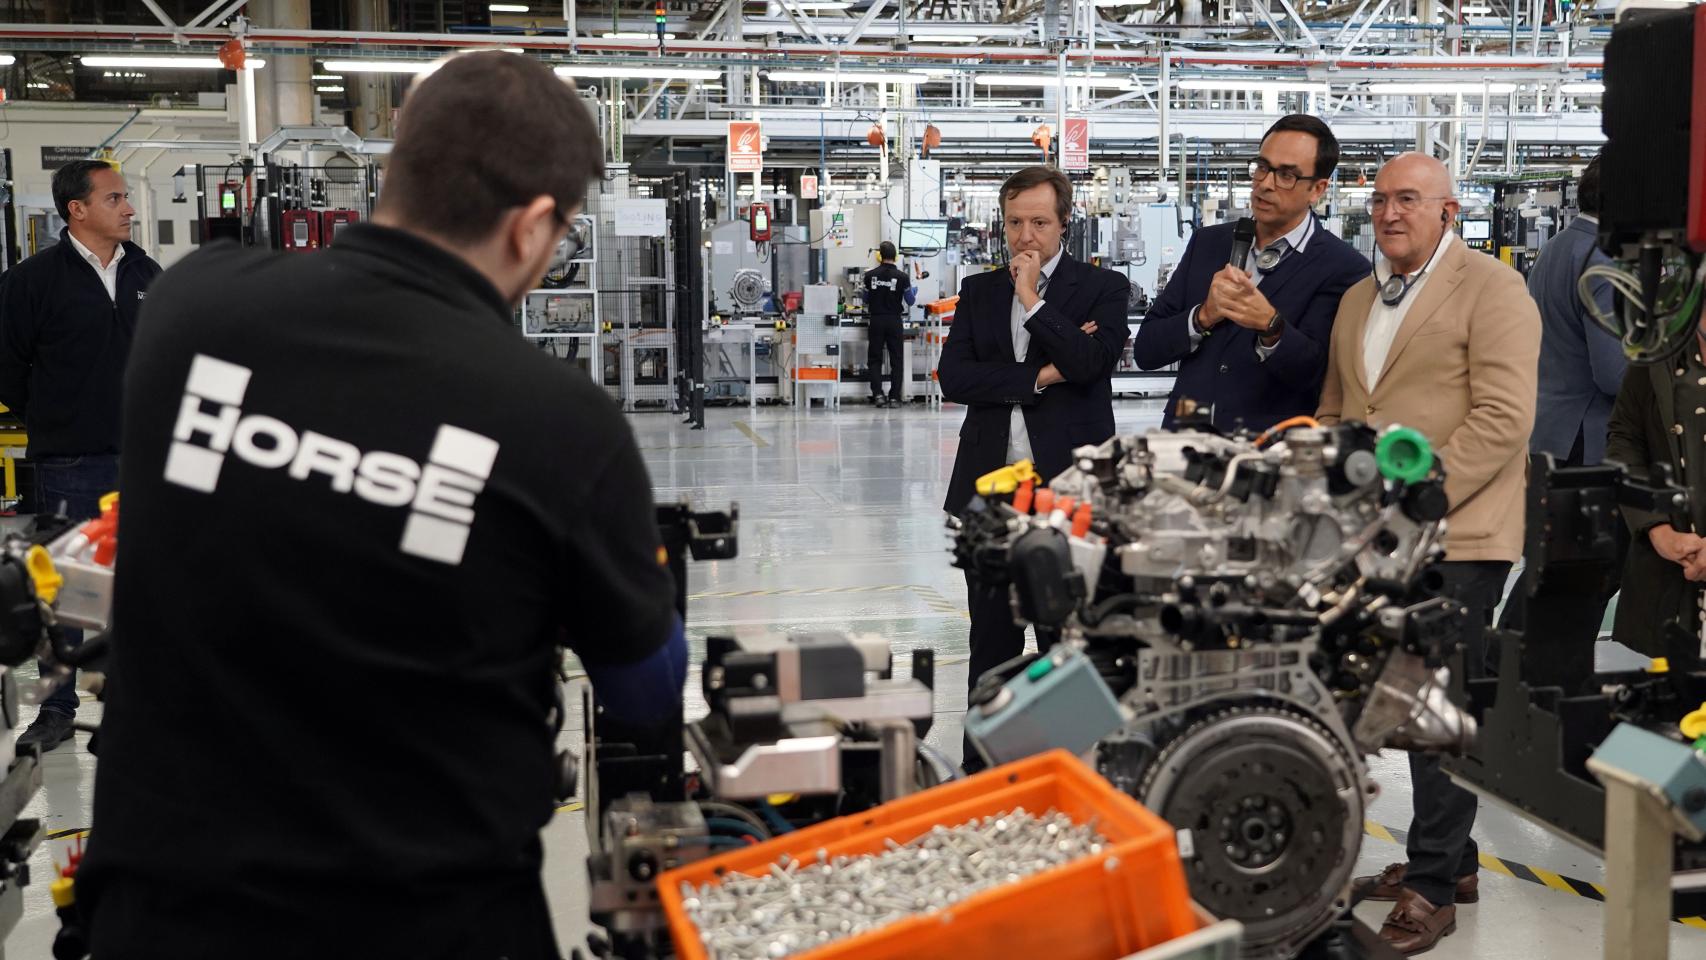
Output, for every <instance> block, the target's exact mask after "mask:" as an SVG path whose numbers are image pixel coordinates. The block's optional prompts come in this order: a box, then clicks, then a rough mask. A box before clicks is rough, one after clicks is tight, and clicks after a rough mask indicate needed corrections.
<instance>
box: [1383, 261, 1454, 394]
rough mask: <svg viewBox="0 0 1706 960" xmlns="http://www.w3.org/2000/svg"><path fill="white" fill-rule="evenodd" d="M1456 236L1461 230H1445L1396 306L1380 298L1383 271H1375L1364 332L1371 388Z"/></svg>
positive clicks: (1389, 265) (1389, 268)
mask: <svg viewBox="0 0 1706 960" xmlns="http://www.w3.org/2000/svg"><path fill="white" fill-rule="evenodd" d="M1456 239H1457V234H1455V233H1453V232H1451V231H1450V230H1447V231H1446V232H1445V236H1443V237H1440V238H1439V246H1437V247H1435V248H1434V254H1433V256H1431V257H1429V258H1428V262H1427V263H1426V264H1425V265H1424V266H1423V267H1422V273H1421V276H1420V277H1418V278H1417V279H1416V281H1415V282H1414V283H1412V284H1410V292H1409V293H1406V294H1405V295H1404V299H1402V300H1400V301H1398V305H1397V306H1396V307H1389V306H1387V305H1386V303H1385V301H1383V300H1381V299H1380V288H1379V286H1378V283H1379V280H1380V271H1378V270H1376V271H1375V273H1374V278H1375V281H1376V284H1377V285H1376V287H1375V291H1374V305H1373V306H1371V307H1369V308H1368V327H1367V329H1366V330H1364V331H1363V335H1362V368H1363V369H1364V370H1366V371H1368V389H1369V392H1371V393H1372V392H1373V391H1374V387H1375V385H1376V384H1378V383H1379V382H1380V375H1381V374H1382V373H1384V372H1385V369H1384V368H1385V367H1386V355H1387V354H1388V353H1391V352H1392V340H1393V338H1395V337H1397V336H1398V328H1399V327H1401V326H1403V325H1404V318H1405V317H1406V316H1408V315H1409V313H1410V307H1411V306H1412V305H1413V304H1415V302H1416V301H1417V300H1419V299H1420V298H1421V296H1422V288H1423V287H1425V286H1427V283H1428V277H1429V276H1431V275H1432V274H1433V265H1434V264H1435V263H1437V262H1439V258H1440V255H1441V254H1443V253H1445V249H1446V247H1448V246H1450V245H1451V242H1452V241H1453V240H1456ZM1386 269H1387V270H1391V269H1392V265H1391V264H1390V263H1389V264H1387V265H1386ZM1388 276H1390V274H1388Z"/></svg>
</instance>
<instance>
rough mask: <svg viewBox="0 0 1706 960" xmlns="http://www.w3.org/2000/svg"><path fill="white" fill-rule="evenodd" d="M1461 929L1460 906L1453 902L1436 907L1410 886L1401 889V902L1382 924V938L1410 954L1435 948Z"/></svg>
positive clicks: (1405, 953)
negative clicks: (1458, 915)
mask: <svg viewBox="0 0 1706 960" xmlns="http://www.w3.org/2000/svg"><path fill="white" fill-rule="evenodd" d="M1456 930H1457V908H1456V907H1455V906H1453V905H1451V904H1449V903H1448V904H1446V905H1445V906H1443V907H1436V906H1434V905H1433V904H1431V903H1429V902H1428V898H1426V897H1424V896H1422V895H1421V894H1419V893H1417V892H1416V891H1414V890H1411V889H1410V888H1409V887H1405V888H1403V889H1402V890H1400V891H1399V892H1398V903H1397V904H1396V905H1394V906H1393V907H1392V912H1391V913H1389V914H1387V915H1386V923H1385V924H1384V925H1383V926H1381V928H1380V939H1382V940H1384V941H1386V943H1387V945H1388V946H1390V947H1391V948H1392V949H1394V950H1396V951H1398V952H1399V953H1402V954H1404V955H1405V956H1409V955H1411V954H1414V953H1422V952H1425V951H1428V950H1432V949H1433V948H1434V945H1435V944H1437V943H1439V940H1440V938H1441V937H1444V936H1448V935H1450V934H1451V933H1453V932H1455V931H1456Z"/></svg>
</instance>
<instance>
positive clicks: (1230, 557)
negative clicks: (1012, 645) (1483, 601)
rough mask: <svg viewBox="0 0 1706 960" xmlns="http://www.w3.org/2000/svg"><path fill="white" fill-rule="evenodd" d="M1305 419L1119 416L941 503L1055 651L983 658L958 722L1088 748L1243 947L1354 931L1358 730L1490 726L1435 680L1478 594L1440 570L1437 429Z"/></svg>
mask: <svg viewBox="0 0 1706 960" xmlns="http://www.w3.org/2000/svg"><path fill="white" fill-rule="evenodd" d="M1187 414H1189V411H1187ZM1187 419H1189V418H1188V417H1187ZM1300 420H1303V422H1299V423H1297V424H1281V425H1280V427H1279V428H1277V429H1276V431H1270V432H1269V433H1267V434H1264V435H1262V436H1260V437H1256V438H1250V437H1247V436H1234V437H1227V436H1221V435H1218V434H1215V433H1212V432H1206V431H1202V430H1196V429H1189V428H1186V429H1180V430H1179V431H1178V432H1166V431H1152V432H1150V433H1148V434H1144V435H1135V436H1119V437H1115V438H1113V439H1110V440H1109V441H1107V442H1106V443H1104V444H1102V445H1100V446H1086V447H1080V448H1079V449H1078V450H1077V451H1075V462H1074V464H1073V465H1072V466H1071V467H1069V468H1068V469H1067V470H1065V471H1064V472H1062V473H1061V474H1060V475H1059V476H1057V477H1055V478H1054V479H1053V481H1051V482H1050V483H1049V484H1048V485H1047V486H1041V485H1040V481H1039V479H1038V478H1036V477H1035V476H1034V474H1032V473H1031V472H1030V470H1029V464H1027V463H1021V464H1019V465H1017V466H1016V467H1013V468H1008V470H1006V471H1002V472H998V473H997V474H992V475H991V476H989V477H985V478H984V479H983V480H982V481H980V482H979V490H978V492H979V494H980V496H979V497H977V498H975V499H974V500H973V501H972V503H971V505H970V506H969V507H968V509H967V510H966V511H965V513H964V514H963V515H962V516H961V517H959V518H956V519H955V520H953V521H951V522H950V526H951V527H952V528H953V529H954V530H955V547H954V555H955V564H956V565H957V566H960V567H962V568H964V569H966V570H969V571H972V572H973V573H974V574H975V575H976V576H977V577H979V578H981V579H982V580H983V581H984V582H986V583H1006V584H1008V585H1009V589H1010V593H1011V596H1012V598H1013V611H1014V617H1015V620H1016V622H1020V623H1027V624H1030V625H1032V626H1033V627H1034V628H1035V629H1036V632H1037V639H1038V646H1039V648H1040V649H1042V650H1043V651H1044V652H1043V653H1041V654H1034V655H1030V656H1027V657H1021V658H1018V659H1016V660H1014V661H1011V662H1009V663H1008V664H1004V665H1002V666H1001V667H999V668H997V669H996V670H993V671H991V672H989V673H987V674H985V675H984V676H983V677H982V678H981V680H980V681H979V684H978V687H977V689H976V690H975V691H974V692H973V694H972V697H971V708H970V710H969V712H968V714H967V718H966V730H967V732H968V733H969V734H970V735H971V737H972V738H973V739H974V741H976V743H977V745H978V747H979V749H980V750H981V751H982V752H983V753H984V754H985V756H986V757H987V759H989V760H990V761H991V762H992V763H996V762H1007V761H1010V760H1014V759H1018V758H1020V757H1024V756H1029V755H1031V754H1034V753H1037V752H1040V751H1042V750H1044V749H1049V748H1053V747H1065V748H1066V749H1068V750H1072V751H1074V752H1085V751H1091V750H1093V751H1094V755H1095V758H1096V764H1097V767H1098V769H1099V771H1100V772H1101V773H1102V775H1103V776H1105V777H1107V778H1108V779H1109V780H1110V781H1111V782H1112V783H1114V784H1115V785H1116V786H1118V787H1120V788H1122V789H1124V790H1126V791H1127V792H1129V793H1131V794H1132V795H1133V796H1134V797H1136V798H1137V799H1138V800H1139V801H1141V802H1142V803H1143V804H1144V805H1145V806H1147V807H1149V808H1150V809H1151V810H1154V811H1155V812H1157V813H1159V814H1161V815H1162V816H1163V817H1165V818H1166V819H1167V820H1168V821H1169V822H1171V823H1172V824H1174V825H1175V826H1176V827H1178V829H1179V853H1180V856H1181V858H1182V859H1183V860H1184V861H1185V864H1186V874H1187V876H1188V877H1189V878H1190V883H1191V891H1192V896H1193V898H1194V899H1195V900H1196V901H1197V902H1198V903H1200V904H1202V906H1203V907H1204V908H1206V909H1207V910H1209V911H1210V912H1212V913H1214V914H1216V915H1217V916H1220V917H1225V918H1232V919H1236V920H1238V921H1240V922H1241V923H1243V924H1244V930H1245V946H1244V950H1245V956H1246V957H1248V958H1282V957H1293V956H1297V955H1299V954H1300V953H1302V952H1303V951H1304V950H1305V949H1306V948H1309V947H1310V946H1311V945H1312V944H1314V943H1316V942H1317V941H1319V940H1321V939H1322V938H1323V936H1327V937H1329V938H1331V937H1338V936H1340V935H1341V934H1340V933H1339V931H1337V930H1335V929H1334V927H1335V924H1336V922H1338V921H1339V920H1340V918H1341V917H1342V916H1343V915H1344V914H1346V912H1347V910H1348V908H1349V906H1350V905H1351V874H1352V872H1353V868H1354V867H1355V865H1356V861H1357V851H1358V849H1359V848H1360V846H1361V837H1362V830H1363V815H1364V810H1365V809H1366V806H1367V803H1368V801H1369V800H1370V799H1372V797H1373V796H1374V795H1375V792H1376V788H1375V785H1374V783H1373V781H1371V780H1370V779H1369V776H1368V770H1367V766H1366V764H1365V762H1364V759H1363V758H1364V755H1365V754H1367V753H1371V752H1373V751H1375V750H1378V749H1380V748H1382V747H1395V748H1398V749H1405V750H1435V751H1446V752H1460V751H1462V750H1463V749H1464V748H1465V747H1466V746H1467V745H1468V744H1469V743H1471V742H1472V741H1473V738H1474V735H1475V725H1474V722H1473V721H1472V720H1471V719H1470V718H1469V717H1468V716H1467V715H1466V714H1464V713H1463V712H1462V711H1461V710H1459V709H1458V708H1457V707H1455V706H1453V705H1452V703H1451V702H1450V701H1449V699H1448V698H1447V695H1446V694H1447V688H1448V683H1449V675H1450V672H1449V670H1448V669H1447V667H1446V664H1447V662H1448V659H1449V656H1450V654H1451V651H1452V645H1453V643H1454V640H1455V637H1456V635H1457V632H1458V630H1459V628H1460V626H1461V624H1462V619H1463V615H1464V614H1463V608H1462V607H1461V606H1460V605H1458V604H1456V603H1454V602H1452V601H1450V600H1448V599H1445V598H1443V597H1442V596H1441V595H1440V594H1439V588H1440V583H1439V581H1438V579H1437V577H1435V576H1434V575H1432V574H1430V573H1429V567H1430V565H1431V564H1432V563H1433V561H1434V560H1436V559H1438V558H1439V557H1440V556H1441V555H1442V549H1441V546H1440V542H1441V535H1442V533H1443V528H1442V525H1441V522H1440V521H1441V518H1442V517H1443V516H1444V514H1445V512H1446V499H1445V492H1444V485H1443V478H1442V472H1441V469H1440V467H1439V465H1438V464H1437V462H1436V461H1435V459H1434V456H1433V452H1432V450H1431V448H1430V447H1429V445H1428V443H1427V441H1426V440H1425V439H1424V438H1423V437H1422V436H1421V435H1420V434H1418V433H1416V432H1415V431H1413V430H1408V429H1405V428H1402V427H1388V428H1387V429H1385V430H1382V431H1376V430H1374V429H1372V428H1370V427H1367V426H1363V425H1361V424H1355V423H1347V424H1342V425H1338V426H1331V427H1322V426H1317V425H1315V424H1314V422H1313V421H1307V420H1306V419H1304V418H1300ZM1288 426H1289V427H1290V429H1289V430H1287V429H1285V428H1286V427H1288ZM1281 431H1283V432H1281Z"/></svg>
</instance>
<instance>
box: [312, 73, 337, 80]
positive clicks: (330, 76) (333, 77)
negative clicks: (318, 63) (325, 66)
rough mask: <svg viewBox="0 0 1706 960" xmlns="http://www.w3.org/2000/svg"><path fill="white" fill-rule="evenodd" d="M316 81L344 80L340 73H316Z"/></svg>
mask: <svg viewBox="0 0 1706 960" xmlns="http://www.w3.org/2000/svg"><path fill="white" fill-rule="evenodd" d="M314 79H316V80H342V79H343V75H342V74H338V73H316V74H314Z"/></svg>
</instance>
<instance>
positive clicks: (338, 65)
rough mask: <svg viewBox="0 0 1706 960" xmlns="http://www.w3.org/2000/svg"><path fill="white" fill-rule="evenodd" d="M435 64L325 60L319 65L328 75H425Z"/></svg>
mask: <svg viewBox="0 0 1706 960" xmlns="http://www.w3.org/2000/svg"><path fill="white" fill-rule="evenodd" d="M437 64H438V61H436V60H326V61H323V62H322V64H321V65H322V66H324V67H325V68H326V70H327V71H328V72H330V73H426V72H427V71H428V70H431V69H432V68H433V67H434V66H436V65H437Z"/></svg>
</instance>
